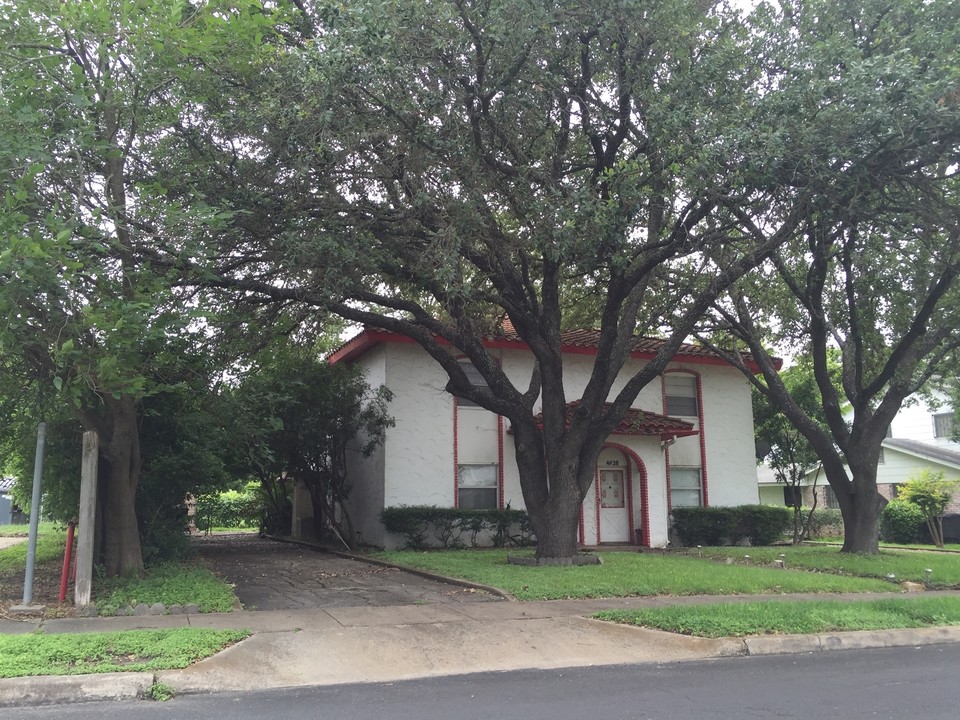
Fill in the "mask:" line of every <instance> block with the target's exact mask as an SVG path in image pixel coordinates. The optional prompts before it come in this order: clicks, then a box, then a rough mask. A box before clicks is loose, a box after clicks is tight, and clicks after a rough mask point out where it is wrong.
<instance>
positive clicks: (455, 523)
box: [380, 505, 532, 550]
mask: <svg viewBox="0 0 960 720" xmlns="http://www.w3.org/2000/svg"><path fill="white" fill-rule="evenodd" d="M380 520H381V522H383V525H384V527H386V529H387V531H388V532H391V533H396V534H398V535H403V536H405V537H406V538H407V547H408V548H410V549H413V550H421V549H423V548H426V547H431V546H436V547H442V548H455V547H464V542H463V540H462V538H463V537H464V536H466V537H467V539H468V540H469V542H470V546H471V547H477V546H478V545H479V544H480V540H479V536H480V533H482V532H485V531H488V532H490V534H491V536H492V540H493V544H494V545H495V546H496V547H503V546H505V545H507V544H508V543H513V544H515V545H526V544H528V543H530V542H531V541H532V532H531V530H530V519H529V517H528V516H527V513H526V512H525V511H523V510H511V509H510V508H504V509H503V510H463V509H461V508H448V507H437V506H435V505H401V506H398V507H388V508H384V510H383V512H382V513H380Z"/></svg>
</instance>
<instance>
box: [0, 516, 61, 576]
mask: <svg viewBox="0 0 960 720" xmlns="http://www.w3.org/2000/svg"><path fill="white" fill-rule="evenodd" d="M44 524H45V525H47V526H48V527H44V528H42V530H41V532H40V533H39V534H38V535H37V556H36V562H37V566H39V565H43V564H44V563H53V562H55V561H59V562H60V563H61V564H62V562H63V550H64V545H65V543H66V537H67V533H66V531H65V530H63V529H58V528H56V527H54V525H53V523H44ZM17 527H22V526H17ZM11 535H12V533H11ZM6 537H10V535H7V536H6ZM27 545H28V543H25V542H22V543H17V544H16V545H12V546H11V547H8V548H6V549H5V550H0V574H7V573H14V572H19V573H23V570H24V568H26V566H27Z"/></svg>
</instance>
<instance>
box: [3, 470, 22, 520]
mask: <svg viewBox="0 0 960 720" xmlns="http://www.w3.org/2000/svg"><path fill="white" fill-rule="evenodd" d="M14 482H16V478H12V477H0V525H10V524H11V523H13V522H20V521H21V520H20V518H21V517H22V514H21V513H20V510H19V508H17V506H16V505H15V504H14V502H13V484H14Z"/></svg>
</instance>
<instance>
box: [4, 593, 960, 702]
mask: <svg viewBox="0 0 960 720" xmlns="http://www.w3.org/2000/svg"><path fill="white" fill-rule="evenodd" d="M957 594H958V593H955V592H929V593H923V594H922V595H923V596H926V597H930V596H934V595H957ZM918 595H921V594H919V593H918ZM888 596H889V597H898V598H903V597H916V596H905V595H902V594H900V593H885V594H870V595H866V596H865V595H863V594H846V595H829V596H826V597H829V598H831V599H842V600H849V601H862V600H865V599H871V600H872V599H880V598H883V597H888ZM803 599H808V600H813V599H819V600H822V599H825V596H824V595H813V594H811V595H789V596H784V595H773V596H723V597H702V596H700V597H689V598H665V597H657V598H615V599H607V600H558V601H544V602H522V603H520V602H507V601H503V602H488V603H471V604H457V605H449V604H447V605H439V604H436V605H402V606H394V607H342V608H328V609H310V610H278V611H256V612H244V611H238V612H232V613H219V614H204V615H166V616H143V617H114V618H89V619H83V618H72V619H59V620H47V621H43V622H40V621H36V622H23V623H21V622H16V623H11V622H0V632H11V631H20V632H28V631H30V630H33V629H37V628H42V629H43V631H44V632H47V633H75V632H92V631H111V630H130V629H138V628H156V627H164V628H170V627H187V626H189V627H206V628H237V629H241V628H242V629H248V630H251V631H252V632H253V633H254V634H253V635H252V636H251V637H250V638H248V639H247V640H244V641H243V642H241V643H238V644H237V645H235V646H233V647H231V648H228V649H227V650H225V651H223V652H221V653H219V654H218V655H216V656H214V657H211V658H208V659H206V660H203V661H201V662H199V663H196V664H195V665H193V666H191V667H189V668H187V669H184V670H169V671H163V672H159V673H157V674H156V675H155V676H154V675H152V674H147V673H124V674H118V675H112V676H104V675H99V676H97V675H93V676H77V677H72V678H63V677H61V678H21V679H16V680H0V706H4V705H7V706H9V705H23V704H41V703H61V702H75V701H77V700H89V699H99V698H116V697H130V698H132V697H140V696H143V693H144V692H146V688H149V686H150V685H151V684H152V683H153V682H155V681H156V682H162V683H165V684H167V685H169V686H172V687H173V688H174V689H175V691H176V692H178V693H190V692H216V691H227V690H232V691H239V690H251V689H266V688H278V687H291V686H305V685H331V684H339V683H358V682H360V683H362V682H388V681H397V680H406V679H412V678H419V677H431V676H439V675H456V674H463V673H473V672H485V671H508V670H515V669H520V668H563V667H585V666H592V665H619V664H628V663H663V662H678V661H684V660H701V659H706V658H716V657H729V656H736V655H756V654H774V653H791V652H804V653H807V652H817V651H823V650H833V649H851V648H865V647H890V646H895V645H926V644H935V643H947V642H960V628H928V629H918V630H896V631H883V632H848V633H832V634H826V635H802V636H769V637H759V638H748V639H734V638H724V639H718V640H707V639H702V638H692V637H687V636H680V635H675V634H672V633H666V632H660V631H655V630H646V629H641V628H635V627H629V626H625V625H615V624H612V623H605V622H601V621H597V620H591V619H589V617H588V616H589V615H591V614H593V613H594V612H597V611H599V610H607V609H628V608H639V607H662V606H667V605H677V604H704V603H711V602H724V603H731V602H751V601H757V600H766V601H787V600H803ZM11 625H16V626H18V627H16V628H12V627H11Z"/></svg>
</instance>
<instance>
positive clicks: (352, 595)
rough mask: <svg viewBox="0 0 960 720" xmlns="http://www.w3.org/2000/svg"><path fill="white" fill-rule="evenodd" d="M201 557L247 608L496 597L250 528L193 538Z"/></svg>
mask: <svg viewBox="0 0 960 720" xmlns="http://www.w3.org/2000/svg"><path fill="white" fill-rule="evenodd" d="M194 544H195V547H196V548H197V551H198V552H199V554H200V557H201V558H202V560H203V561H204V562H205V563H206V565H207V566H208V567H210V568H211V569H212V570H213V571H214V572H216V573H218V574H219V575H221V576H222V577H225V578H226V579H227V580H228V581H229V582H231V583H233V584H234V586H235V592H236V594H237V597H238V598H239V599H240V602H241V603H243V607H244V609H246V610H295V609H302V608H336V607H357V606H366V607H381V606H388V605H425V604H430V605H435V604H447V603H473V602H492V601H497V600H499V599H500V598H497V597H495V596H493V595H490V594H489V593H486V592H483V591H481V590H474V589H471V588H463V587H458V586H456V585H448V584H446V583H441V582H437V581H435V580H427V579H426V578H422V577H419V576H417V575H413V574H411V573H408V572H404V571H402V570H396V569H394V568H384V567H380V566H377V565H370V564H367V563H364V562H360V561H357V560H349V559H346V558H341V557H338V556H336V555H332V554H330V553H325V552H322V551H319V550H314V549H312V548H308V547H303V546H300V545H293V544H289V543H281V542H277V541H274V540H266V539H263V538H260V537H258V536H257V535H255V534H253V533H249V534H237V535H211V536H209V537H198V538H195V539H194Z"/></svg>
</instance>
